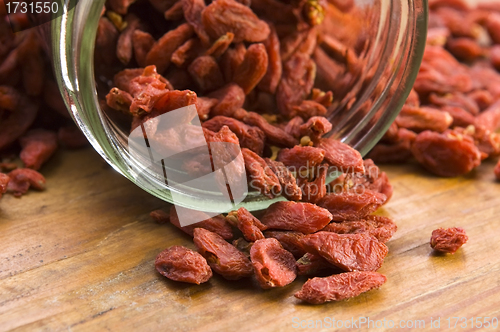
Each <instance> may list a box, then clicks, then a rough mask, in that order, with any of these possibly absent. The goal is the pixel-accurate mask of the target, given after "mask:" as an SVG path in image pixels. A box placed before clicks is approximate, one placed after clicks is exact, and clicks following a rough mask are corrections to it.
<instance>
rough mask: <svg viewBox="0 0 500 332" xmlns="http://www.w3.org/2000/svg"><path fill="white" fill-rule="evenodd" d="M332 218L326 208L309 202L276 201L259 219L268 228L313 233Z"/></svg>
mask: <svg viewBox="0 0 500 332" xmlns="http://www.w3.org/2000/svg"><path fill="white" fill-rule="evenodd" d="M331 220H332V215H331V213H330V212H328V210H326V209H323V208H321V207H319V206H317V205H314V204H311V203H297V202H276V203H273V204H271V205H270V206H269V208H267V210H266V212H265V213H264V215H263V216H262V217H261V218H260V221H261V222H262V223H263V224H264V225H266V226H267V227H268V228H270V229H281V230H289V231H296V232H301V233H304V234H310V233H314V232H316V231H318V230H320V229H322V228H323V227H325V226H326V225H327V224H328V223H329V222H330V221H331Z"/></svg>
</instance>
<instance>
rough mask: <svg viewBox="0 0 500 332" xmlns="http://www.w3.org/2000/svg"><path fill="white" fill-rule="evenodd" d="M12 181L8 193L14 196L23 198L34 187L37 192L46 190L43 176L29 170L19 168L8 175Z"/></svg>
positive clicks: (8, 186)
mask: <svg viewBox="0 0 500 332" xmlns="http://www.w3.org/2000/svg"><path fill="white" fill-rule="evenodd" d="M8 176H9V178H10V181H9V183H8V185H7V191H9V192H11V193H12V194H13V195H14V196H18V197H19V196H21V195H24V194H25V193H26V192H28V189H29V188H30V187H32V188H33V189H36V190H45V182H46V181H45V178H44V177H43V175H42V174H40V173H38V172H37V171H35V170H32V169H29V168H18V169H15V170H13V171H11V172H10V173H9V174H8Z"/></svg>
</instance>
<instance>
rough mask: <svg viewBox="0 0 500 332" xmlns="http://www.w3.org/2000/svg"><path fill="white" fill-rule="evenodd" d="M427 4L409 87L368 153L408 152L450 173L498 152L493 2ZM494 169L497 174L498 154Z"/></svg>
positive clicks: (497, 24) (499, 45) (396, 158)
mask: <svg viewBox="0 0 500 332" xmlns="http://www.w3.org/2000/svg"><path fill="white" fill-rule="evenodd" d="M429 6H430V15H429V31H428V35H427V46H426V49H425V54H424V59H423V62H422V66H421V67H420V72H419V74H418V76H417V80H416V82H415V85H414V87H413V91H412V93H411V95H410V97H409V98H408V100H407V101H406V104H405V105H404V107H403V109H402V111H401V113H400V114H399V116H398V117H397V118H396V121H395V123H394V124H393V125H392V126H391V128H390V129H389V131H388V132H387V133H386V135H385V136H384V138H383V140H382V141H381V143H380V144H378V145H377V146H376V147H375V148H374V149H373V150H372V151H371V153H370V154H369V157H370V158H372V159H373V160H374V161H375V162H379V163H386V162H390V163H395V162H398V163H399V162H406V161H408V160H410V159H411V157H412V156H413V157H414V158H415V159H416V160H417V161H418V162H419V163H420V164H421V165H422V166H424V167H425V168H426V169H427V170H428V171H430V172H432V173H433V174H436V175H438V176H445V177H453V176H459V175H463V174H466V173H468V172H470V171H471V170H472V169H474V168H475V167H477V166H479V164H480V163H481V162H482V161H483V160H484V159H486V158H492V157H496V156H498V155H499V154H500V134H498V133H497V130H498V129H500V74H499V73H498V71H499V70H500V33H499V32H500V4H499V3H498V2H497V3H495V2H489V3H486V4H480V5H479V6H478V7H477V8H471V7H470V6H469V5H468V4H467V2H465V1H462V0H433V1H431V0H430V1H429ZM495 175H496V177H497V178H498V179H499V180H500V162H499V164H498V165H497V167H496V169H495Z"/></svg>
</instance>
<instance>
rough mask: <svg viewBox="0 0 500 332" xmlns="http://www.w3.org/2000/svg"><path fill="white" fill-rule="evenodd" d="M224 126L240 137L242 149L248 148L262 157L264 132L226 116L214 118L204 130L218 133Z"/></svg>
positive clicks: (205, 124)
mask: <svg viewBox="0 0 500 332" xmlns="http://www.w3.org/2000/svg"><path fill="white" fill-rule="evenodd" d="M222 126H228V127H229V129H231V131H232V132H233V133H235V134H236V136H238V139H239V141H240V145H241V147H242V148H247V149H249V150H252V151H253V152H255V153H257V154H258V155H262V152H263V150H264V139H265V135H264V132H262V130H260V129H259V128H257V127H254V126H249V125H247V124H245V123H243V122H240V121H238V120H236V119H233V118H229V117H226V116H214V117H213V118H211V119H210V120H208V121H205V122H204V123H203V128H207V129H209V130H212V131H218V130H220V128H222Z"/></svg>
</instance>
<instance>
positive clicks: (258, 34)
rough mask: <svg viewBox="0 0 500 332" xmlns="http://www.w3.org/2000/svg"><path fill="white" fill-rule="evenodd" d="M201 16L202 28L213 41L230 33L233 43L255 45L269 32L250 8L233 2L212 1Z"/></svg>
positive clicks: (264, 23)
mask: <svg viewBox="0 0 500 332" xmlns="http://www.w3.org/2000/svg"><path fill="white" fill-rule="evenodd" d="M201 15H202V17H201V19H202V22H203V26H204V27H205V29H206V31H207V32H208V34H209V35H210V37H212V38H214V39H217V38H219V37H220V36H222V35H223V34H225V33H227V32H232V33H233V34H234V42H235V43H239V42H242V41H247V42H251V43H255V42H261V41H264V40H265V39H266V38H267V36H268V35H269V32H270V30H269V26H268V25H267V24H266V22H264V21H262V20H260V19H259V18H258V17H257V15H255V14H254V13H253V12H252V10H251V9H250V8H248V7H247V6H245V5H242V4H240V3H238V2H236V1H234V0H216V1H213V2H212V3H211V4H210V5H209V6H207V8H205V9H204V10H203V12H202V14H201Z"/></svg>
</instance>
